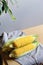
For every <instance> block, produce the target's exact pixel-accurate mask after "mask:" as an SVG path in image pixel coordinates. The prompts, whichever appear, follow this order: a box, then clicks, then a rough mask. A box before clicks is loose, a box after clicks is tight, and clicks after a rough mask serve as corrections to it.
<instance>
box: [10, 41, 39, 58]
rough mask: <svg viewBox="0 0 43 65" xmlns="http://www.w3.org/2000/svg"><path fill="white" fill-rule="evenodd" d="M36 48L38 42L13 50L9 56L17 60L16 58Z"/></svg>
mask: <svg viewBox="0 0 43 65" xmlns="http://www.w3.org/2000/svg"><path fill="white" fill-rule="evenodd" d="M37 46H38V42H35V43H31V44H28V45H25V46H23V47H20V48H17V49H15V50H13V51H12V52H11V54H10V55H9V56H10V57H15V58H18V57H20V56H22V55H24V54H26V53H28V52H29V51H32V50H34V49H35V48H36V47H37Z"/></svg>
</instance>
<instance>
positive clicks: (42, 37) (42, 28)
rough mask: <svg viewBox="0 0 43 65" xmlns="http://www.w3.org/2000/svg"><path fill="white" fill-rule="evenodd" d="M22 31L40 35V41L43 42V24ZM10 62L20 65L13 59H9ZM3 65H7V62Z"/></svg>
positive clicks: (10, 64) (12, 64)
mask: <svg viewBox="0 0 43 65" xmlns="http://www.w3.org/2000/svg"><path fill="white" fill-rule="evenodd" d="M22 31H23V32H25V33H26V34H27V35H30V34H38V36H39V37H38V41H39V42H41V43H42V44H43V25H39V26H35V27H32V28H27V29H24V30H22ZM8 64H9V65H20V64H19V63H17V62H16V61H12V60H10V61H8ZM3 65H5V64H4V63H3Z"/></svg>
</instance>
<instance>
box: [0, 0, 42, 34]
mask: <svg viewBox="0 0 43 65" xmlns="http://www.w3.org/2000/svg"><path fill="white" fill-rule="evenodd" d="M9 5H10V8H11V9H12V12H13V14H14V15H15V17H16V20H15V21H12V20H11V18H10V16H9V14H8V13H7V14H4V13H3V14H2V15H1V16H0V22H1V25H0V34H1V33H2V32H4V31H6V32H10V31H13V30H18V29H24V28H28V27H32V26H35V25H40V24H43V0H17V2H16V3H15V5H13V6H12V5H11V3H9Z"/></svg>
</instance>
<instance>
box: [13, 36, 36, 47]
mask: <svg viewBox="0 0 43 65" xmlns="http://www.w3.org/2000/svg"><path fill="white" fill-rule="evenodd" d="M35 39H36V37H35V36H32V35H30V36H22V37H18V38H16V39H15V40H14V42H13V44H14V47H15V48H18V47H21V46H24V45H26V44H30V43H32V42H33V41H34V40H35Z"/></svg>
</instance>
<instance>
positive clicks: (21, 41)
mask: <svg viewBox="0 0 43 65" xmlns="http://www.w3.org/2000/svg"><path fill="white" fill-rule="evenodd" d="M38 44H39V43H38V42H37V36H35V35H28V36H22V37H18V38H16V39H15V40H14V39H13V40H12V39H11V40H9V41H8V42H6V44H4V46H3V51H7V50H8V51H9V50H10V49H11V48H14V49H13V50H12V52H11V53H10V54H9V57H15V58H18V57H20V56H22V55H24V54H26V53H28V52H30V51H32V50H34V49H35V48H36V47H37V46H38Z"/></svg>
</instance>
